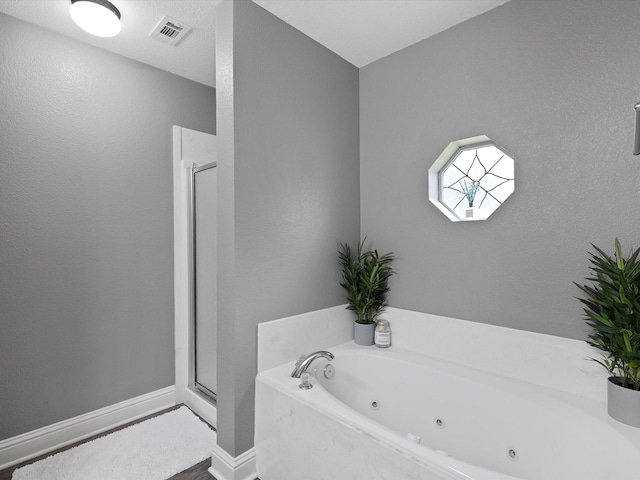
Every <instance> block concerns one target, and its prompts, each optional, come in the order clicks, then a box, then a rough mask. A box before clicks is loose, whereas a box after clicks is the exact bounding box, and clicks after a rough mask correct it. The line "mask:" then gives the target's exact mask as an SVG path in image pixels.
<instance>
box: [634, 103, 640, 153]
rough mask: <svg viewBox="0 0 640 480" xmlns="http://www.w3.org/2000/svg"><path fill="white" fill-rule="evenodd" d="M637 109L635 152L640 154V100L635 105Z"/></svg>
mask: <svg viewBox="0 0 640 480" xmlns="http://www.w3.org/2000/svg"><path fill="white" fill-rule="evenodd" d="M633 109H634V110H635V111H636V141H635V144H634V146H633V154H634V155H640V102H639V103H636V105H635V106H634V107H633Z"/></svg>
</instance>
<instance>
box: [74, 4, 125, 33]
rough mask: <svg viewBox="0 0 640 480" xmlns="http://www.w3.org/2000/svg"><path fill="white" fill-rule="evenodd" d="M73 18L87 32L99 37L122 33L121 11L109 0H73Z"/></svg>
mask: <svg viewBox="0 0 640 480" xmlns="http://www.w3.org/2000/svg"><path fill="white" fill-rule="evenodd" d="M70 11H71V18H73V21H74V22H76V23H77V24H78V26H79V27H80V28H82V29H83V30H84V31H85V32H89V33H90V34H91V35H95V36H97V37H114V36H116V35H117V34H118V33H120V29H121V28H122V26H121V25H120V12H119V11H118V9H117V8H116V7H115V6H114V5H113V4H112V3H111V2H108V1H107V0H71V10H70Z"/></svg>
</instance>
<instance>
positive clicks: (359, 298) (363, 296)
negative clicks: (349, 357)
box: [338, 237, 394, 345]
mask: <svg viewBox="0 0 640 480" xmlns="http://www.w3.org/2000/svg"><path fill="white" fill-rule="evenodd" d="M365 240H366V237H365V238H364V239H363V240H362V241H361V242H360V243H359V244H358V251H357V254H356V255H352V252H351V248H350V247H349V245H347V244H342V243H341V244H340V247H339V249H338V257H339V259H340V264H341V266H342V283H340V286H342V287H343V288H344V289H345V290H346V292H347V303H348V305H347V310H351V311H353V312H354V313H355V314H356V321H355V323H354V338H355V342H356V343H357V344H358V345H373V339H374V329H375V321H376V317H377V316H378V315H380V313H382V311H383V310H384V308H385V307H386V306H387V293H388V292H389V278H390V277H391V275H393V273H394V272H393V269H392V268H391V263H392V262H393V260H394V255H393V253H392V252H389V253H385V254H384V255H380V254H379V253H378V251H377V250H366V251H365V250H364V242H365Z"/></svg>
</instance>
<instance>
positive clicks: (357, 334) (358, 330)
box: [353, 322, 376, 345]
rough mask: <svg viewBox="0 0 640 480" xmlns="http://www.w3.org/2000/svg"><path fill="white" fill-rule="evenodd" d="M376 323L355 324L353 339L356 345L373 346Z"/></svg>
mask: <svg viewBox="0 0 640 480" xmlns="http://www.w3.org/2000/svg"><path fill="white" fill-rule="evenodd" d="M375 329H376V324H375V323H358V322H353V339H354V340H355V342H356V345H373V339H374V334H375Z"/></svg>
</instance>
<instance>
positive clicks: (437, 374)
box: [255, 342, 640, 480]
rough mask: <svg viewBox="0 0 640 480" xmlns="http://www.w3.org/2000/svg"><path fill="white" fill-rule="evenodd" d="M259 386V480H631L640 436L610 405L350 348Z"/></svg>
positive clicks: (638, 461) (270, 374)
mask: <svg viewBox="0 0 640 480" xmlns="http://www.w3.org/2000/svg"><path fill="white" fill-rule="evenodd" d="M330 350H331V351H332V353H334V355H335V359H334V360H333V361H332V362H331V364H332V365H333V367H334V369H335V372H334V375H333V377H332V378H329V379H327V378H325V376H324V366H325V365H326V364H327V363H329V362H327V360H325V359H319V360H317V361H315V362H314V364H313V365H312V368H311V369H310V371H312V372H315V378H313V383H314V387H313V388H312V389H310V390H302V389H300V388H298V385H299V383H300V380H299V379H294V378H291V377H290V373H291V370H292V369H293V362H290V363H287V364H285V365H281V366H279V367H276V368H272V369H269V370H266V371H264V372H262V373H260V374H259V375H258V377H257V379H256V405H257V406H258V413H257V418H256V438H255V449H256V463H257V470H258V475H259V476H260V478H261V479H262V480H305V479H306V480H357V479H362V480H365V479H366V480H375V479H385V480H405V479H416V480H418V479H419V480H514V479H526V480H638V479H640V441H639V440H640V436H639V432H638V430H639V429H634V428H632V427H628V426H626V425H622V424H620V423H618V422H616V421H615V420H612V419H610V418H609V417H608V416H607V413H606V405H604V404H603V403H601V402H597V401H595V400H590V399H586V398H581V397H577V396H573V395H570V394H567V393H563V392H560V391H557V390H551V389H545V387H540V386H535V385H532V384H528V383H525V382H520V381H517V380H513V379H509V378H507V377H501V376H498V375H493V374H490V373H487V372H482V371H479V370H474V369H472V368H468V367H463V366H459V365H455V364H452V363H449V362H446V361H443V360H437V359H433V358H429V357H426V356H423V355H419V354H416V353H413V352H411V351H402V350H401V349H398V348H396V347H392V348H391V349H388V350H380V349H376V348H375V347H368V348H366V347H365V348H363V347H357V346H355V345H354V344H353V343H352V342H351V343H348V344H344V345H341V346H340V347H337V348H334V349H330Z"/></svg>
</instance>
